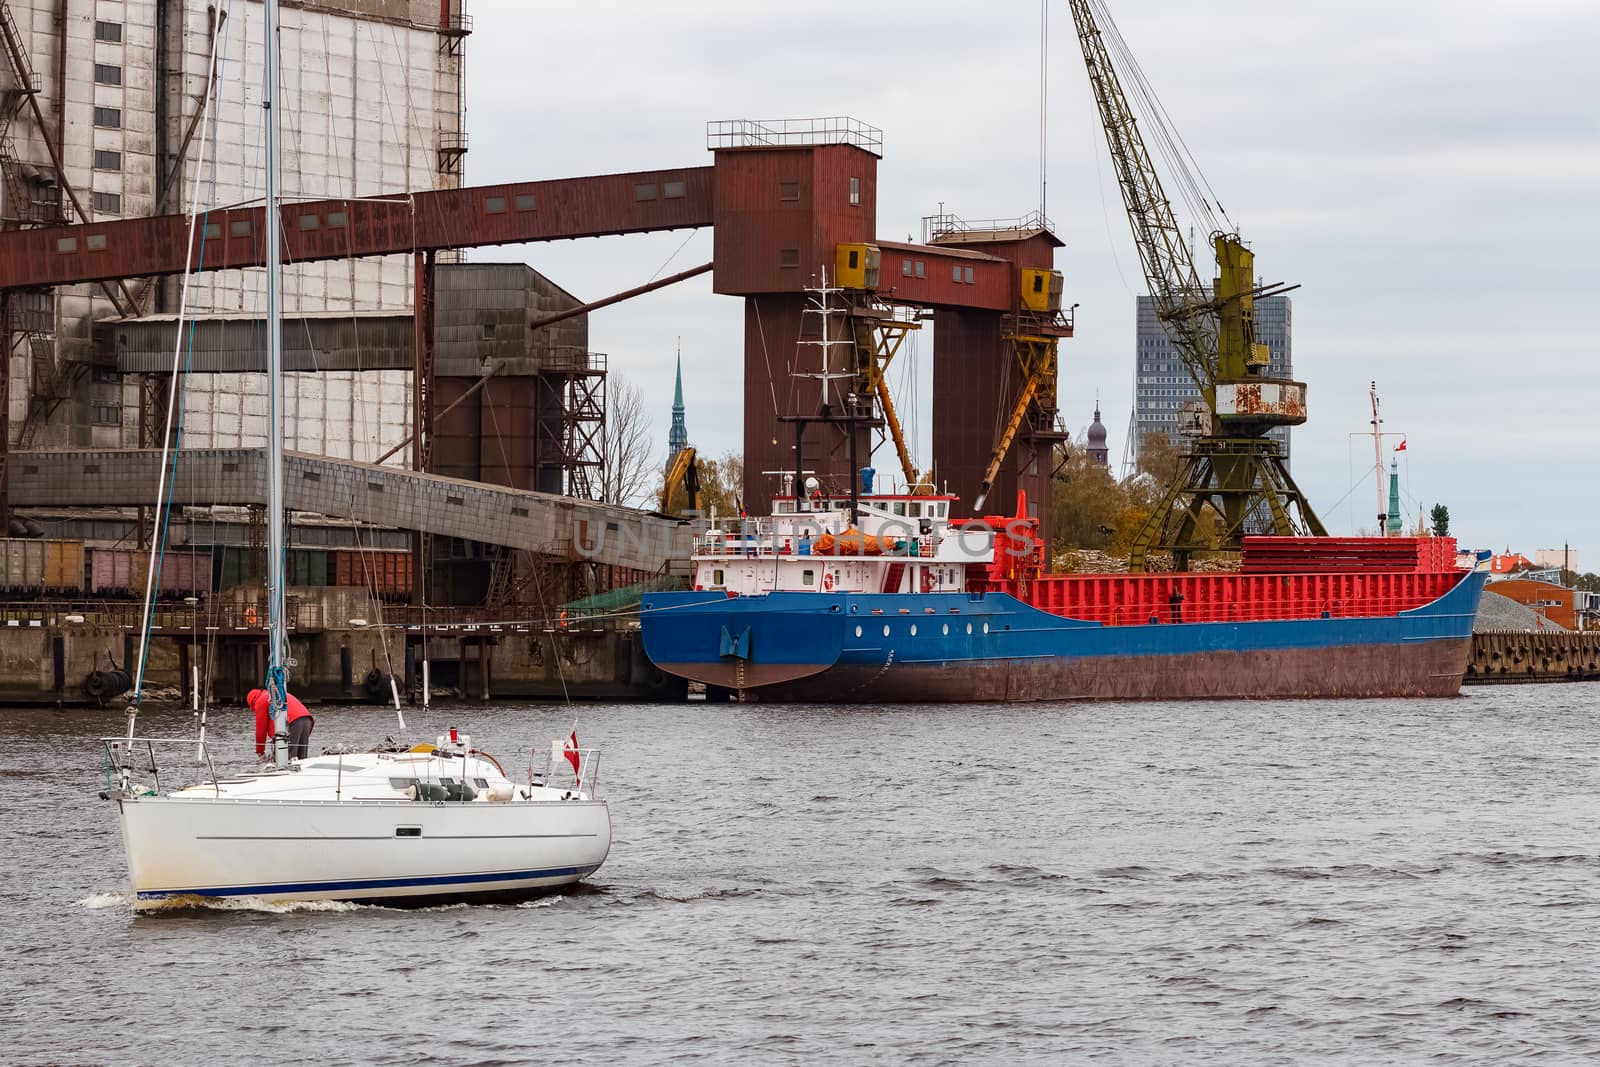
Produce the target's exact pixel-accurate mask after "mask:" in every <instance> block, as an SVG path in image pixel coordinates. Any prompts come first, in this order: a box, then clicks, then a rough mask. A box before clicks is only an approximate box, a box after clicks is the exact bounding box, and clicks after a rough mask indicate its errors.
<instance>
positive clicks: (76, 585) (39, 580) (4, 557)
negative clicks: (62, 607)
mask: <svg viewBox="0 0 1600 1067" xmlns="http://www.w3.org/2000/svg"><path fill="white" fill-rule="evenodd" d="M0 586H3V587H4V589H5V591H6V592H7V593H12V594H17V593H34V594H45V593H54V594H63V595H77V594H80V593H82V592H83V542H82V541H65V540H42V539H39V538H23V537H4V538H0Z"/></svg>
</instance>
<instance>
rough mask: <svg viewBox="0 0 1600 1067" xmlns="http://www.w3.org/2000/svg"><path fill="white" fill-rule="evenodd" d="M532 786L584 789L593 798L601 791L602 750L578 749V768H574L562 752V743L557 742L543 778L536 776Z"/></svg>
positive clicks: (552, 749) (552, 748)
mask: <svg viewBox="0 0 1600 1067" xmlns="http://www.w3.org/2000/svg"><path fill="white" fill-rule="evenodd" d="M531 784H533V785H543V786H544V787H545V788H546V789H563V790H578V789H582V790H584V791H586V792H587V793H588V794H589V795H590V796H591V797H593V796H596V795H597V794H598V792H599V789H600V750H599V749H598V748H580V749H578V766H577V767H576V768H574V767H573V766H572V763H571V762H570V761H569V760H568V759H567V755H566V753H565V752H564V751H563V750H561V742H560V741H557V742H556V743H555V744H554V745H553V746H552V747H551V750H550V754H549V757H548V758H547V759H546V761H545V767H544V775H543V777H539V776H535V778H534V780H533V782H532V783H531Z"/></svg>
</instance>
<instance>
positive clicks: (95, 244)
mask: <svg viewBox="0 0 1600 1067" xmlns="http://www.w3.org/2000/svg"><path fill="white" fill-rule="evenodd" d="M83 247H85V248H87V249H88V250H89V251H91V252H104V251H105V250H106V235H105V234H103V233H91V234H90V235H89V236H88V237H86V238H85V239H84V242H83Z"/></svg>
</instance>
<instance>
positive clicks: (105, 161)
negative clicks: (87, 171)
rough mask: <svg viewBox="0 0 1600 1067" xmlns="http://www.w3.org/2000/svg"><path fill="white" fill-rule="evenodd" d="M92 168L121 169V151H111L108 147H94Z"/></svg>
mask: <svg viewBox="0 0 1600 1067" xmlns="http://www.w3.org/2000/svg"><path fill="white" fill-rule="evenodd" d="M94 169H95V170H121V169H122V153H121V152H113V151H111V150H110V149H106V148H96V149H95V150H94Z"/></svg>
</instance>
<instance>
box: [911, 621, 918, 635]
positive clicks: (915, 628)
mask: <svg viewBox="0 0 1600 1067" xmlns="http://www.w3.org/2000/svg"><path fill="white" fill-rule="evenodd" d="M911 636H912V637H915V636H917V624H916V623H912V624H911Z"/></svg>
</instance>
